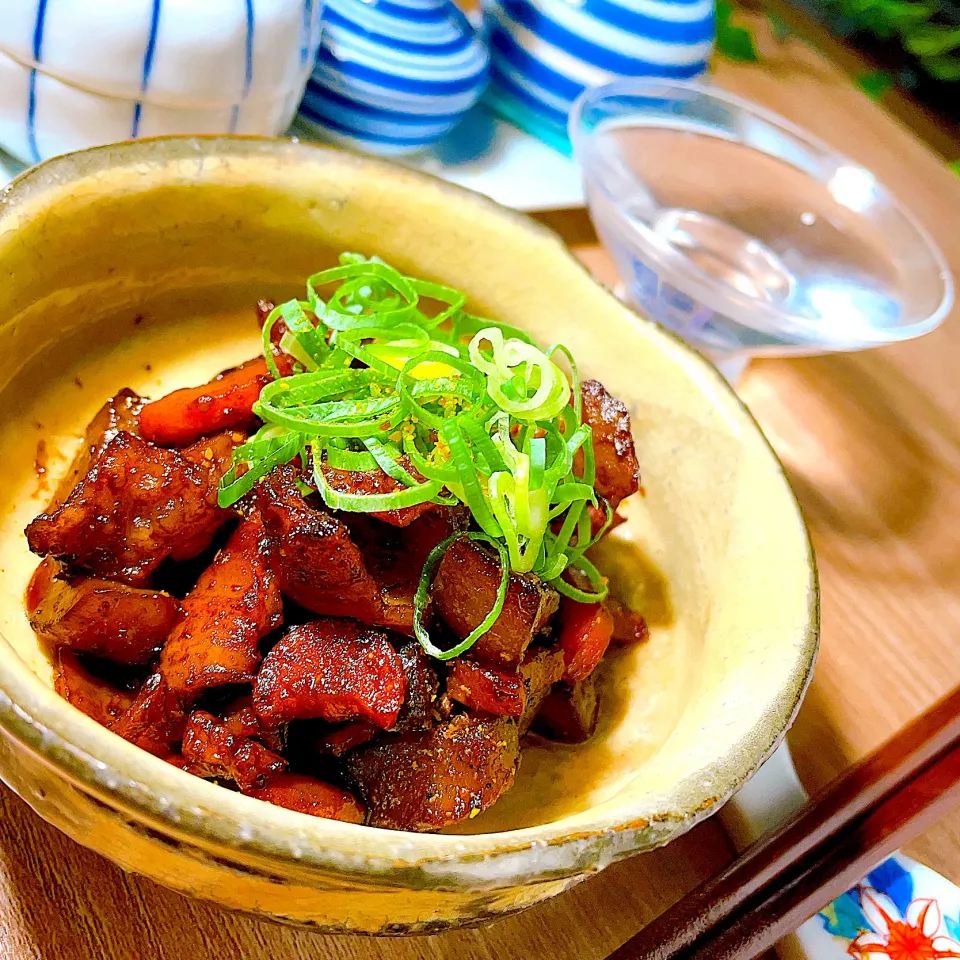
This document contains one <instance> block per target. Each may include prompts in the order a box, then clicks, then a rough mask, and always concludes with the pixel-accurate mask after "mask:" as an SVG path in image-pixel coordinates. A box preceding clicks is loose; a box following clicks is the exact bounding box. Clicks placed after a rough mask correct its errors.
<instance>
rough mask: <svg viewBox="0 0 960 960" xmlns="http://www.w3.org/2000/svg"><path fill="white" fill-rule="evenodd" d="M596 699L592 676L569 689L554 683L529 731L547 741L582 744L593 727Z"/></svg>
mask: <svg viewBox="0 0 960 960" xmlns="http://www.w3.org/2000/svg"><path fill="white" fill-rule="evenodd" d="M599 712H600V700H599V697H598V695H597V686H596V683H595V682H594V679H593V677H592V676H589V677H587V679H586V680H581V681H580V683H575V684H574V685H573V686H572V687H570V686H568V685H567V684H565V683H558V684H557V685H556V686H555V687H554V688H553V690H551V691H550V695H549V696H548V697H547V698H546V699H545V700H544V701H543V706H542V707H540V712H539V713H538V714H537V716H536V718H535V719H534V721H533V729H534V730H535V731H536V732H537V733H539V734H541V735H542V736H544V737H546V738H547V739H548V740H558V741H560V743H583V742H584V741H585V740H589V739H590V737H592V736H593V731H594V730H596V728H597V715H598V713H599Z"/></svg>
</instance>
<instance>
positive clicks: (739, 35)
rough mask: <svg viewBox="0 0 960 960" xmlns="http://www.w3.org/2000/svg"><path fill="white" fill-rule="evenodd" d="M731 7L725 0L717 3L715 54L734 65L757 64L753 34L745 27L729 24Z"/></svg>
mask: <svg viewBox="0 0 960 960" xmlns="http://www.w3.org/2000/svg"><path fill="white" fill-rule="evenodd" d="M732 18H733V7H732V6H731V5H730V4H729V3H727V2H726V0H718V2H717V53H719V54H720V56H722V57H726V58H727V59H728V60H733V61H734V62H735V63H759V61H760V54H759V53H757V45H756V44H755V43H754V40H753V34H752V33H751V32H750V31H749V30H748V29H747V28H746V27H738V26H735V25H734V24H733V23H731V20H732Z"/></svg>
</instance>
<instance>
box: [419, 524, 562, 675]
mask: <svg viewBox="0 0 960 960" xmlns="http://www.w3.org/2000/svg"><path fill="white" fill-rule="evenodd" d="M499 585H500V564H499V562H498V561H497V560H496V559H494V558H493V557H492V556H491V555H490V554H489V553H487V551H486V550H484V549H483V548H482V547H480V546H478V545H477V544H476V543H474V542H473V541H472V540H466V539H463V540H455V541H454V542H453V543H452V544H451V545H450V547H449V548H448V549H447V552H446V553H445V554H444V555H443V559H442V560H441V561H440V565H439V567H438V568H437V576H436V579H435V580H434V583H433V604H434V609H435V610H436V612H437V613H438V614H439V615H440V616H441V617H442V618H443V620H444V621H445V622H446V623H447V624H448V625H449V626H450V627H451V628H452V629H453V631H454V633H456V634H457V636H459V637H460V638H461V639H462V638H464V637H466V636H467V635H468V634H469V633H470V632H471V631H472V630H474V629H475V628H476V627H477V626H479V625H480V623H482V622H483V619H484V618H485V617H486V615H487V614H488V613H489V612H490V610H491V609H492V608H493V605H494V602H495V600H496V596H497V589H498V587H499ZM558 601H559V597H558V595H557V592H556V591H555V590H554V589H552V588H551V587H549V586H547V584H545V583H543V582H542V581H541V580H540V579H539V578H538V577H536V576H534V575H533V574H520V573H511V574H510V584H509V586H508V588H507V596H506V600H505V602H504V605H503V610H502V612H501V613H500V616H499V617H497V619H496V622H495V623H494V624H493V626H492V627H491V628H490V629H489V630H488V631H487V632H486V633H485V634H484V635H483V636H482V637H480V639H479V640H478V641H477V642H476V643H475V644H474V645H473V647H472V648H471V650H470V655H471V657H474V658H475V659H477V660H487V661H490V662H491V663H497V664H514V665H516V664H519V663H520V662H521V660H522V659H523V654H524V652H525V651H526V649H527V647H528V646H529V645H530V642H531V640H533V638H534V637H535V636H536V634H537V633H538V632H539V631H540V630H541V629H542V627H543V626H544V625H545V624H546V622H547V620H548V619H549V618H550V617H551V615H552V614H553V613H554V612H555V611H556V609H557V603H558Z"/></svg>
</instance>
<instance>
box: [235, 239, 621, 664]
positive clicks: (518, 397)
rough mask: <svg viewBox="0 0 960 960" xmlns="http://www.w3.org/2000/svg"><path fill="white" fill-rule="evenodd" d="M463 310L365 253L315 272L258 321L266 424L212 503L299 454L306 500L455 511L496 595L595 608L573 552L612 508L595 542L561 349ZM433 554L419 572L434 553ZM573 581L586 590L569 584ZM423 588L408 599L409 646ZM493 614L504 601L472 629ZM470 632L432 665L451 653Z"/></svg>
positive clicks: (573, 378) (575, 386) (582, 434)
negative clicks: (286, 372) (514, 593)
mask: <svg viewBox="0 0 960 960" xmlns="http://www.w3.org/2000/svg"><path fill="white" fill-rule="evenodd" d="M465 306H466V297H465V295H464V294H463V293H462V292H460V291H458V290H455V289H453V288H451V287H447V286H445V285H443V284H441V283H436V282H434V281H429V280H421V279H416V278H412V277H407V276H404V275H403V274H402V273H400V272H399V271H398V270H396V269H394V268H393V267H392V266H390V265H389V264H386V263H384V262H383V261H382V260H380V259H379V258H377V257H370V258H368V257H364V256H362V255H360V254H356V253H344V254H342V255H341V256H340V261H339V265H338V266H336V267H333V268H331V269H329V270H322V271H320V272H319V273H315V274H313V275H312V276H311V277H310V278H309V280H308V281H307V293H306V299H305V300H290V301H288V302H287V303H284V304H281V305H279V306H278V307H276V308H274V309H273V310H272V311H271V312H270V314H269V316H268V317H267V319H266V322H265V323H264V326H263V349H264V356H265V357H266V360H267V365H268V368H269V369H270V372H271V373H272V374H273V377H274V379H273V381H272V382H271V383H268V384H267V385H266V386H265V387H264V388H263V390H262V391H261V393H260V397H259V399H258V400H257V402H256V404H254V408H253V409H254V413H256V415H257V416H259V417H260V418H261V419H262V420H263V421H264V427H263V429H262V430H261V431H259V432H258V433H257V434H256V436H254V437H252V438H251V439H250V441H248V442H247V443H246V444H244V445H243V446H241V447H239V448H237V450H236V451H235V452H234V460H233V466H232V469H231V471H230V472H229V473H228V475H227V476H226V477H224V480H223V482H222V483H221V487H220V491H219V494H218V496H219V498H220V501H221V503H224V504H227V505H228V504H230V503H235V502H236V500H237V499H239V498H240V497H241V496H243V495H244V494H245V493H246V492H248V491H249V490H250V489H251V488H252V487H253V485H254V484H255V483H256V482H257V481H258V479H259V478H260V477H262V476H264V475H265V474H266V473H268V472H269V471H270V470H271V469H273V467H274V466H276V465H277V464H278V463H282V462H288V461H290V460H293V459H295V458H296V457H297V456H300V457H301V458H302V459H303V460H304V463H305V465H306V458H307V453H306V451H307V449H308V448H309V450H310V451H311V454H312V458H313V464H312V467H313V477H312V479H313V486H307V489H308V490H313V489H314V487H315V488H316V490H317V491H318V492H319V493H320V496H321V497H322V498H323V500H324V502H325V503H326V504H327V506H328V507H331V508H332V509H339V510H350V511H355V512H359V511H363V512H375V513H376V512H382V511H388V510H396V509H403V508H404V507H407V506H415V505H417V504H419V503H427V502H429V503H437V504H445V505H454V504H457V503H463V504H465V505H466V506H467V507H469V509H470V512H471V513H472V515H473V519H474V521H475V523H476V524H477V525H478V526H479V527H480V528H481V530H482V531H483V532H482V533H476V534H470V535H469V536H471V537H473V538H475V539H481V540H485V541H486V542H487V543H490V544H493V545H494V546H495V547H496V549H497V551H498V553H499V554H500V557H501V567H502V568H503V570H504V579H503V583H502V584H501V586H502V588H503V591H505V590H506V587H505V584H506V578H507V577H508V576H509V571H510V570H511V569H512V570H515V571H517V572H533V573H535V574H537V575H538V576H539V577H541V578H542V579H543V580H545V581H547V582H550V583H553V584H555V585H556V587H557V589H558V590H560V592H561V593H563V594H564V595H566V596H572V597H574V598H575V599H581V600H583V601H584V602H596V599H597V598H598V597H600V596H602V595H605V591H606V585H605V583H604V582H603V578H602V577H600V575H599V573H598V572H597V571H596V568H595V567H593V565H592V564H591V563H590V561H589V560H588V559H587V558H586V557H585V552H586V551H587V550H588V549H589V548H590V547H591V546H592V545H593V544H595V543H596V542H597V540H598V539H600V537H602V536H603V535H604V533H605V532H606V531H607V530H608V529H609V527H610V525H611V524H612V520H613V511H612V510H611V509H610V508H609V505H606V504H605V506H606V507H607V515H606V518H605V523H604V525H603V527H602V528H601V529H600V530H599V531H598V532H597V533H595V534H594V533H592V530H591V512H592V510H591V509H588V508H595V507H597V506H598V504H599V500H598V498H597V495H596V492H595V490H594V482H595V479H596V462H595V457H594V451H593V436H592V431H591V429H590V426H589V425H588V424H585V423H583V422H582V417H583V409H582V397H581V381H580V373H579V370H578V368H577V364H576V361H575V360H574V357H573V356H572V354H571V352H570V351H569V350H568V349H567V348H566V347H565V346H563V345H562V344H556V345H554V346H552V347H550V348H549V349H548V350H546V351H543V350H541V349H540V348H539V346H538V345H537V344H536V343H535V342H534V340H533V339H532V338H531V337H530V336H529V335H528V334H526V333H524V332H523V331H522V330H518V329H517V328H515V327H512V326H511V325H509V324H506V323H500V322H497V321H493V320H487V319H484V318H481V317H476V316H473V315H471V314H469V313H467V312H466V311H465V309H464V308H465ZM279 322H282V323H283V324H284V326H285V332H284V335H283V337H281V339H280V347H281V349H282V350H283V351H285V352H286V353H287V354H289V355H290V356H291V357H293V358H294V359H295V360H296V361H297V363H298V366H297V367H296V368H295V369H296V371H297V372H295V373H294V374H292V375H290V376H287V377H281V376H280V375H279V370H278V367H277V363H276V359H275V357H274V346H273V342H272V341H273V338H274V335H273V331H274V330H275V329H276V324H277V323H279ZM561 356H562V357H565V358H566V360H567V361H568V363H569V371H570V372H569V375H568V374H566V373H565V372H564V369H562V368H561V367H560V366H559V365H558V363H559V362H562V361H561V359H560V358H561ZM301 368H303V369H304V370H305V372H300V369H301ZM328 469H336V470H345V471H348V472H352V473H372V472H377V471H381V472H383V473H385V474H386V475H387V476H388V477H390V478H391V479H392V480H393V481H394V482H395V483H396V484H397V485H398V486H397V489H395V490H391V491H390V492H388V493H384V494H357V493H340V492H338V491H336V490H334V489H333V488H332V486H331V483H330V482H329V479H328V477H327V476H326V475H325V472H324V471H325V470H328ZM331 476H332V475H331ZM301 483H303V481H301ZM449 542H452V541H446V543H447V545H448V546H449ZM441 546H443V545H441ZM431 556H432V557H434V562H433V563H432V565H431V564H428V566H429V567H430V570H431V571H432V570H433V568H434V567H435V565H436V563H437V562H439V560H438V557H439V556H442V551H441V552H440V553H438V554H431ZM571 569H579V570H580V571H581V574H582V576H584V577H586V580H587V581H588V582H589V584H590V588H591V589H590V590H588V589H584V588H583V584H582V583H581V584H580V585H579V586H574V585H573V584H572V583H570V582H569V579H568V577H569V573H568V571H570V570H571ZM425 570H426V568H425ZM428 580H429V577H428V576H426V575H425V576H424V577H423V578H421V584H420V588H419V589H418V594H419V595H420V612H419V614H417V618H418V619H417V622H418V623H419V629H420V633H418V636H420V634H422V636H421V637H420V638H421V642H422V641H423V637H426V631H425V630H424V629H423V624H422V622H421V621H422V614H423V609H424V604H425V603H426V591H427V589H428V587H429V583H428V582H427V581H428ZM503 595H504V596H505V593H504V594H503ZM501 608H502V596H501V600H500V605H499V606H497V607H496V608H495V610H494V611H491V616H490V617H488V618H487V620H489V623H486V621H485V623H486V626H485V627H484V631H485V630H486V629H488V628H489V625H490V624H492V623H493V622H494V620H495V619H496V616H498V615H499V612H500V609H501ZM482 632H483V631H480V632H477V631H475V632H474V634H475V636H474V635H473V634H472V635H471V638H468V639H467V641H464V643H463V644H460V645H458V646H457V647H456V648H454V650H453V651H440V652H438V653H442V654H443V657H444V658H445V659H446V658H449V657H451V656H456V655H457V653H458V652H462V650H464V649H467V648H468V647H469V645H470V643H471V642H472V640H473V639H475V638H476V636H480V635H482ZM427 642H428V643H429V638H427ZM433 650H434V651H435V650H436V648H433ZM428 652H432V651H430V650H429V649H428Z"/></svg>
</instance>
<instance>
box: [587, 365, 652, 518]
mask: <svg viewBox="0 0 960 960" xmlns="http://www.w3.org/2000/svg"><path fill="white" fill-rule="evenodd" d="M580 395H581V397H582V399H583V420H584V423H588V424H589V425H590V427H591V428H592V430H593V451H594V459H595V461H596V465H597V478H596V481H595V482H594V488H595V489H596V491H597V493H598V494H600V496H601V497H603V498H604V499H605V500H607V501H608V502H609V504H610V506H611V507H613V509H614V510H616V509H617V506H618V505H619V503H620V501H621V500H623V499H625V498H626V497H629V496H630V495H631V494H633V493H636V492H637V490H639V489H640V465H639V464H638V463H637V454H636V451H635V450H634V446H633V435H632V434H631V433H630V414H629V413H628V412H627V408H626V407H625V406H624V405H623V404H622V403H621V402H620V401H619V400H618V399H617V398H616V397H613V396H611V395H610V394H609V393H607V390H606V388H605V387H604V385H603V384H602V383H600V382H599V381H597V380H584V382H583V384H582V386H581V388H580ZM576 469H577V472H578V473H579V472H580V471H581V470H582V469H583V454H582V452H578V454H577V460H576Z"/></svg>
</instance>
